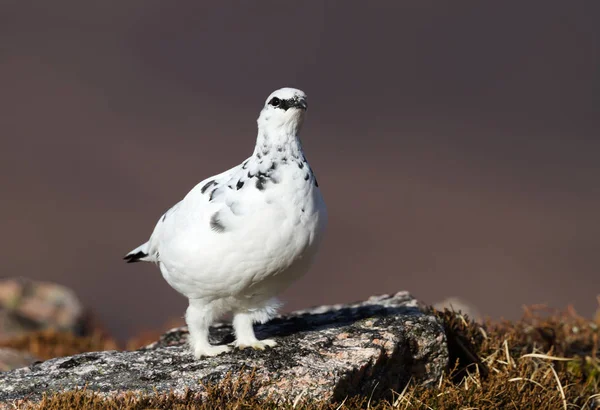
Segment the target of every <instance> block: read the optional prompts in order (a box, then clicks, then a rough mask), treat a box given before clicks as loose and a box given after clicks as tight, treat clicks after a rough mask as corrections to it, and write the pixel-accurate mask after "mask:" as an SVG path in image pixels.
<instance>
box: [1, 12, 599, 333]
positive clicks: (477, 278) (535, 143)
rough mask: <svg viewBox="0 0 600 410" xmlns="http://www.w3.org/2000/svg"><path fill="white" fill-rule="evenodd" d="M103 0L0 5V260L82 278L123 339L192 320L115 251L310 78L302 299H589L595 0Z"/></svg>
mask: <svg viewBox="0 0 600 410" xmlns="http://www.w3.org/2000/svg"><path fill="white" fill-rule="evenodd" d="M32 3H34V2H32ZM86 3H87V4H85V5H84V4H83V2H69V3H67V2H37V5H35V6H33V5H27V4H25V3H24V2H21V1H5V2H2V3H1V5H0V110H1V111H0V138H1V143H2V144H1V149H0V232H2V238H3V240H2V246H1V249H2V250H1V251H0V256H1V258H2V273H1V274H2V275H3V276H17V275H23V276H28V277H31V278H34V279H40V280H49V281H56V282H59V283H62V284H64V285H67V286H69V287H71V288H73V289H74V290H75V291H76V292H77V293H78V294H79V295H80V297H81V298H82V299H83V300H84V302H85V303H86V304H87V305H88V306H91V307H92V308H93V309H94V311H95V312H96V313H97V314H98V315H99V316H100V318H101V319H102V320H103V321H104V322H105V323H107V325H108V327H109V329H110V330H111V331H112V332H114V333H115V334H116V335H117V336H119V337H121V338H122V337H125V336H127V335H130V334H133V333H135V332H138V331H140V330H141V329H147V328H153V327H158V326H161V325H162V324H163V323H164V322H165V321H167V320H168V319H169V318H172V317H178V316H181V315H183V312H184V309H185V306H186V301H185V300H184V299H183V297H181V296H179V295H178V294H177V293H176V292H175V291H174V290H172V289H171V288H170V287H169V286H168V285H167V284H166V283H165V282H164V281H163V279H162V277H161V275H160V273H159V270H158V269H157V268H156V267H154V266H152V265H149V264H136V265H126V264H124V263H123V261H122V260H121V258H122V256H123V255H124V254H125V253H126V252H128V251H129V250H131V249H132V248H134V247H136V246H137V245H139V244H140V243H142V242H144V241H146V239H147V237H148V235H149V234H150V233H151V231H152V228H153V226H154V223H155V222H156V220H157V219H158V217H159V216H160V215H161V213H162V212H163V211H165V210H166V209H167V208H169V207H170V206H171V205H172V204H174V203H175V202H176V201H178V200H179V199H180V198H181V197H183V195H185V194H186V193H187V192H188V190H189V189H191V188H192V187H193V186H194V185H195V184H196V183H197V182H199V181H200V180H201V179H203V178H205V177H207V176H209V175H212V174H214V173H217V172H220V171H222V170H224V169H226V168H228V167H230V166H233V165H235V164H237V163H239V162H241V161H242V160H243V159H244V158H245V157H246V156H247V155H249V154H250V153H251V152H252V149H253V144H254V138H255V135H256V123H255V119H256V117H257V116H258V112H259V110H260V108H261V106H262V104H263V101H264V99H265V98H266V96H267V95H268V94H269V93H270V92H271V91H273V90H274V89H276V88H279V87H282V86H293V87H298V88H301V89H303V90H304V91H306V92H307V93H308V95H309V101H310V109H309V117H308V120H307V122H306V124H305V128H304V130H303V134H302V136H303V141H304V145H305V148H306V150H307V156H308V158H309V159H310V161H311V164H312V165H313V168H314V169H315V171H316V173H317V175H318V178H319V183H320V185H321V187H322V190H323V192H324V195H325V197H326V200H327V203H328V207H329V213H330V225H329V231H328V236H327V239H326V241H325V243H324V246H323V249H322V252H321V255H320V258H319V259H318V262H317V265H316V266H315V267H314V269H313V270H312V271H311V273H310V274H309V275H307V276H306V277H305V278H303V279H302V280H301V281H300V282H298V283H297V284H296V285H295V286H293V287H292V288H290V290H288V291H287V292H286V293H285V294H284V295H283V299H284V300H285V301H286V307H285V308H286V309H294V308H300V307H307V306H309V305H315V304H324V303H337V302H345V301H352V300H356V299H361V298H364V297H367V296H369V295H372V294H380V293H387V292H395V291H397V290H403V289H406V290H409V291H411V292H412V293H413V294H414V295H416V296H417V297H419V298H421V299H423V300H425V301H428V302H436V301H438V300H440V299H443V298H445V297H447V296H459V297H462V298H464V299H466V300H468V301H470V302H472V303H474V304H475V306H477V307H478V308H479V309H480V310H481V311H482V312H483V313H484V314H488V315H491V316H492V317H500V316H504V317H507V318H516V317H518V316H519V314H520V311H521V305H522V304H532V303H548V304H550V305H552V306H556V307H564V306H565V305H567V304H569V303H573V304H574V305H575V307H576V309H578V311H580V312H581V313H583V314H586V315H590V314H591V312H592V311H593V310H595V308H596V306H597V301H596V295H597V294H598V293H600V274H599V272H598V266H599V262H598V255H599V245H600V241H599V237H600V217H599V216H598V211H599V207H600V187H599V184H598V178H599V177H600V161H599V160H598V158H599V156H600V140H599V135H600V133H599V131H600V25H599V24H598V21H600V2H597V1H592V0H591V1H587V2H579V1H575V2H564V1H545V2H520V1H518V2H517V1H514V2H511V1H509V2H493V3H492V2H475V1H472V2H459V3H457V2H430V1H419V2H398V1H387V2H381V1H380V2H359V1H347V0H344V1H326V2H319V1H314V2H281V1H260V2H257V3H251V2H241V1H238V2H216V1H215V2H200V1H183V2H165V1H162V2H161V1H150V0H144V1H141V0H140V1H129V2H95V3H93V4H92V3H91V2H86Z"/></svg>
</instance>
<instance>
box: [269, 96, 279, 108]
mask: <svg viewBox="0 0 600 410" xmlns="http://www.w3.org/2000/svg"><path fill="white" fill-rule="evenodd" d="M279 103H281V100H280V99H279V98H277V97H273V98H271V101H269V104H271V105H272V106H273V107H277V106H278V105H279Z"/></svg>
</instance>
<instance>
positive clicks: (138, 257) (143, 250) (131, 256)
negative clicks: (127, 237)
mask: <svg viewBox="0 0 600 410" xmlns="http://www.w3.org/2000/svg"><path fill="white" fill-rule="evenodd" d="M123 259H125V260H126V261H127V263H133V262H140V261H143V262H151V261H152V259H151V258H150V256H149V255H148V242H146V243H145V244H143V245H140V246H138V247H137V248H135V249H134V250H132V251H131V252H129V253H128V254H127V255H125V257H124V258H123Z"/></svg>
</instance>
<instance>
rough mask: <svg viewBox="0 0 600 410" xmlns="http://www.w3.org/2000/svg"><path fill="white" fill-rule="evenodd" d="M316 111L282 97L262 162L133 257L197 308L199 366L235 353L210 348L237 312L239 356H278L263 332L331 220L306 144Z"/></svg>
mask: <svg viewBox="0 0 600 410" xmlns="http://www.w3.org/2000/svg"><path fill="white" fill-rule="evenodd" d="M306 109H307V103H306V94H304V92H302V91H300V90H297V89H293V88H282V89H279V90H277V91H275V92H273V93H272V94H271V95H270V96H269V98H267V100H266V102H265V105H264V108H263V109H262V111H261V112H260V116H259V117H258V121H257V122H258V136H257V139H256V147H255V148H254V153H253V154H252V156H251V157H250V158H248V159H246V160H245V161H244V162H242V163H241V164H240V165H238V166H236V167H234V168H231V169H230V170H228V171H225V172H223V173H221V174H218V175H215V176H213V177H210V178H207V179H205V180H204V181H202V182H200V183H199V184H198V185H196V186H195V187H194V188H193V189H192V190H191V191H190V192H189V193H188V194H187V195H186V196H185V198H183V200H181V201H180V202H179V203H177V204H175V206H173V207H172V208H171V209H169V210H168V211H167V212H166V213H165V214H164V215H162V216H161V217H160V219H159V220H158V223H157V224H156V227H155V228H154V232H153V233H152V236H151V237H150V239H149V240H148V242H146V243H144V244H143V245H141V246H139V247H137V248H136V249H134V250H132V251H131V252H130V253H128V254H127V255H126V256H125V260H127V262H137V261H147V262H155V263H156V264H158V266H159V267H160V270H161V272H162V275H163V277H164V278H165V280H166V281H167V282H168V283H169V285H171V286H172V287H173V288H174V289H175V290H177V291H178V292H180V293H181V294H183V295H185V296H186V297H187V298H188V299H189V307H188V308H187V311H186V314H185V320H186V322H187V325H188V329H189V332H190V345H191V348H192V352H193V354H194V356H195V357H197V358H200V357H202V356H215V355H218V354H221V353H224V352H227V351H229V350H230V349H231V347H229V346H227V345H221V346H214V345H211V344H210V343H209V341H208V329H209V326H210V324H211V323H213V322H214V321H215V320H216V319H218V318H219V317H220V316H222V315H223V314H225V313H228V312H231V313H233V328H234V330H235V336H236V340H235V342H234V345H235V346H236V347H238V348H245V347H251V348H254V349H265V347H267V346H269V347H274V346H276V344H277V343H276V342H275V341H274V340H270V339H266V340H258V339H257V338H256V336H255V335H254V329H253V323H255V322H260V323H264V322H266V321H267V320H269V319H270V318H271V317H273V316H274V315H275V313H276V310H277V308H278V302H277V300H276V299H275V296H276V295H277V294H278V293H280V292H281V291H282V290H284V289H285V288H286V287H288V286H289V285H290V284H291V283H292V282H293V281H294V280H296V279H298V278H299V277H301V276H302V275H304V274H305V273H306V272H307V271H308V269H309V267H310V265H311V263H312V261H313V259H314V257H315V255H316V252H317V248H318V247H319V243H320V242H321V239H322V237H323V233H324V231H325V226H326V224H327V210H326V207H325V202H324V201H323V197H322V196H321V191H320V189H319V184H318V183H317V179H316V177H315V175H314V173H313V171H312V169H311V167H310V165H309V164H308V161H307V160H306V157H305V155H304V152H303V150H302V143H301V142H300V138H299V132H300V128H301V126H302V122H303V120H304V117H305V114H306Z"/></svg>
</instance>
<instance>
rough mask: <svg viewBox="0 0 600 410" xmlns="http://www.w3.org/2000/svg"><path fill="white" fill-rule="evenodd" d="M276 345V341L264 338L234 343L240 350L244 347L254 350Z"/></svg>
mask: <svg viewBox="0 0 600 410" xmlns="http://www.w3.org/2000/svg"><path fill="white" fill-rule="evenodd" d="M275 346H277V342H276V341H275V340H273V339H264V340H257V341H254V342H249V343H243V342H242V343H238V342H236V343H235V347H237V348H238V349H240V350H244V349H248V348H250V349H254V350H265V349H266V348H267V347H275Z"/></svg>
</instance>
